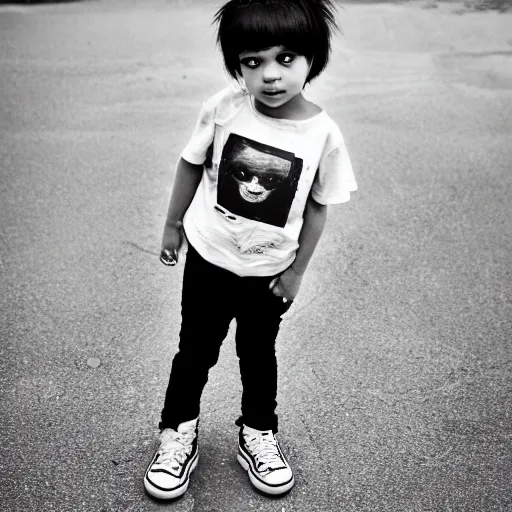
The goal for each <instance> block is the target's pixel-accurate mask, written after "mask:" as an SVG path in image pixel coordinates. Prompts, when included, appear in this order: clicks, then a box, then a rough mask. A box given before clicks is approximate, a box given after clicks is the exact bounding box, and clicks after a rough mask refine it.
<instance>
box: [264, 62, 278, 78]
mask: <svg viewBox="0 0 512 512" xmlns="http://www.w3.org/2000/svg"><path fill="white" fill-rule="evenodd" d="M280 78H281V73H280V71H279V67H278V66H277V65H276V64H275V63H271V64H267V65H266V66H265V68H264V69H263V81H264V82H275V81H276V80H280Z"/></svg>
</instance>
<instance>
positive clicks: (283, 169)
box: [217, 133, 303, 228]
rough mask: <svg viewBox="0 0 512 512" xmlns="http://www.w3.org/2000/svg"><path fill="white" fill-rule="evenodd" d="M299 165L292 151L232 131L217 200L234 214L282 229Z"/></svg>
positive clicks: (220, 174) (295, 188) (220, 171)
mask: <svg viewBox="0 0 512 512" xmlns="http://www.w3.org/2000/svg"><path fill="white" fill-rule="evenodd" d="M302 165H303V162H302V159H300V158H296V157H295V154H294V153H291V152H289V151H284V150H282V149H279V148H275V147H272V146H268V145H266V144H262V143H261V142H257V141H254V140H251V139H248V138H247V137H242V136H241V135H237V134H235V133H231V134H230V135H229V137H228V140H227V141H226V144H225V145H224V149H223V150H222V157H221V161H220V164H219V178H218V186H217V203H218V204H219V206H222V207H224V208H226V210H229V211H230V212H231V213H232V214H234V215H240V216H241V217H245V218H246V219H251V220H256V221H259V222H263V223H265V224H270V225H272V226H278V227H281V228H282V227H284V226H285V225H286V221H287V220H288V215H289V213H290V208H291V206H292V202H293V198H294V197H295V192H296V191H297V185H298V183H299V178H300V175H301V172H302Z"/></svg>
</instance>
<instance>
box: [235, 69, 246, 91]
mask: <svg viewBox="0 0 512 512" xmlns="http://www.w3.org/2000/svg"><path fill="white" fill-rule="evenodd" d="M236 77H237V78H236V79H237V82H238V83H239V84H240V87H241V89H242V91H244V92H249V91H248V89H247V85H246V83H245V80H244V77H243V76H242V75H241V74H240V73H237V74H236Z"/></svg>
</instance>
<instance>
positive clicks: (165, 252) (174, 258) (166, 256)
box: [160, 249, 178, 267]
mask: <svg viewBox="0 0 512 512" xmlns="http://www.w3.org/2000/svg"><path fill="white" fill-rule="evenodd" d="M160 261H161V262H162V263H163V264H164V265H166V266H167V267H174V265H176V263H178V253H177V252H176V250H172V251H170V250H169V249H162V252H161V253H160Z"/></svg>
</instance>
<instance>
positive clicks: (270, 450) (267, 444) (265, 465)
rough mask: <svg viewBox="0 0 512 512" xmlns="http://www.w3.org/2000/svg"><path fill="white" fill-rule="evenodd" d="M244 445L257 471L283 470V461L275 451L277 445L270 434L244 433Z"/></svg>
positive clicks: (277, 451)
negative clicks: (250, 454) (253, 460)
mask: <svg viewBox="0 0 512 512" xmlns="http://www.w3.org/2000/svg"><path fill="white" fill-rule="evenodd" d="M244 439H245V444H246V445H247V448H248V449H249V450H250V451H251V453H252V455H253V456H254V458H255V459H256V463H257V465H258V471H260V472H265V471H267V472H268V471H272V470H275V469H280V468H284V467H285V465H284V463H283V459H282V458H281V455H280V454H279V450H278V449H277V444H276V441H275V439H274V436H272V435H271V434H270V433H264V434H246V433H244Z"/></svg>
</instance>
